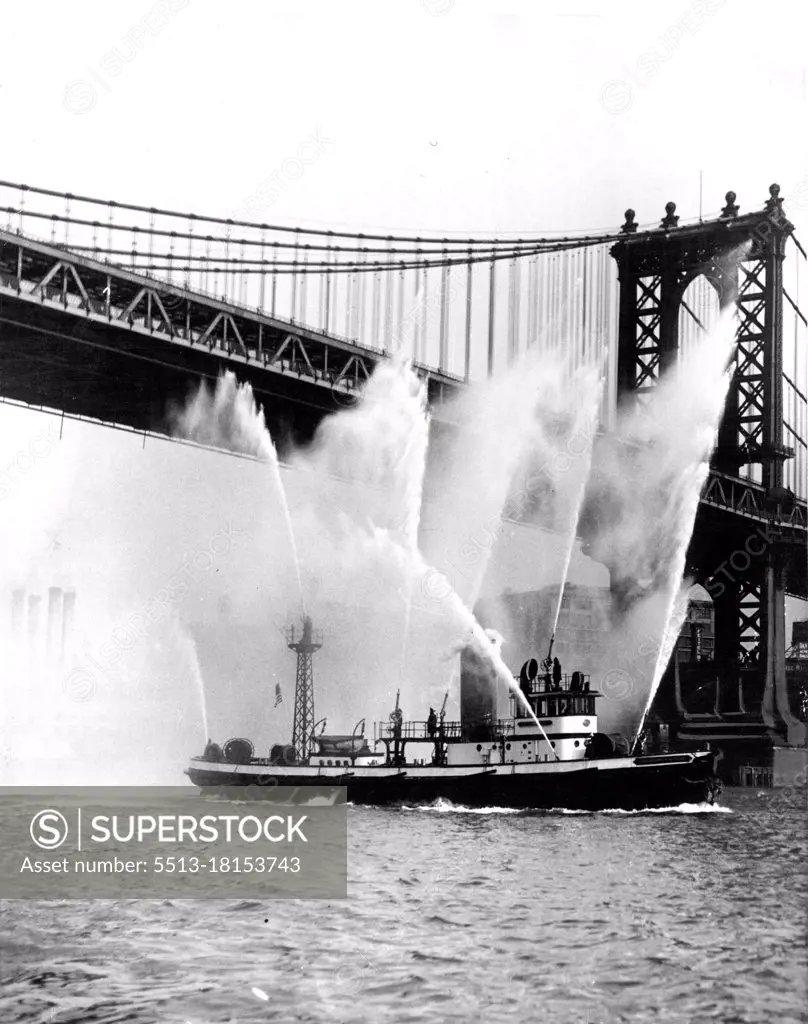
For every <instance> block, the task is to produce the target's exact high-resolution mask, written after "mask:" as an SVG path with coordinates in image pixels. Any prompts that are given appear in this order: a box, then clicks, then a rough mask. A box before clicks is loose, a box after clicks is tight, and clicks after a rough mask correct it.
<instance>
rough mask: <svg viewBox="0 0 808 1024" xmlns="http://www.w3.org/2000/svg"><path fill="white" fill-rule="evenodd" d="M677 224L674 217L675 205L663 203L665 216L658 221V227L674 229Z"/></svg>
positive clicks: (677, 219)
mask: <svg viewBox="0 0 808 1024" xmlns="http://www.w3.org/2000/svg"><path fill="white" fill-rule="evenodd" d="M678 223H679V218H678V217H677V216H676V203H665V216H664V217H663V218H662V220H661V221H660V227H663V228H675V227H676V225H677V224H678Z"/></svg>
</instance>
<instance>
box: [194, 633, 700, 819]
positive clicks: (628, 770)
mask: <svg viewBox="0 0 808 1024" xmlns="http://www.w3.org/2000/svg"><path fill="white" fill-rule="evenodd" d="M289 646H290V648H292V649H293V650H295V651H296V652H297V655H298V686H297V690H296V699H295V734H294V736H293V742H292V744H290V745H288V746H284V745H282V744H276V745H275V746H273V747H272V749H271V751H270V754H269V756H268V757H256V756H255V749H254V746H253V744H252V743H251V742H250V741H249V740H247V739H232V740H229V741H228V742H227V743H225V744H224V746H223V747H222V746H220V745H219V744H217V743H214V742H212V741H209V742H208V744H207V747H206V749H205V752H204V754H203V755H202V756H201V757H194V758H192V759H191V765H190V767H189V768H188V769H187V774H188V776H189V778H190V780H191V782H193V783H194V784H195V785H198V786H202V787H220V786H275V785H282V786H291V787H312V786H318V787H323V786H329V785H330V786H345V787H346V788H347V793H348V800H350V801H351V802H353V803H355V804H398V803H406V804H426V803H432V802H434V801H436V800H438V799H443V800H449V801H451V802H452V803H454V804H462V805H465V806H468V807H490V806H498V807H514V808H537V809H551V808H564V809H569V810H590V811H597V810H608V809H622V810H642V809H650V808H662V807H671V806H676V805H679V804H682V803H691V804H700V803H705V802H707V803H712V802H713V800H714V799H715V797H716V795H717V793H718V790H719V783H718V781H717V779H716V776H715V770H714V769H715V755H714V754H713V752H711V751H709V750H705V751H698V752H695V753H681V754H654V755H642V754H638V755H631V754H629V753H628V752H620V751H618V750H617V749H616V748H615V744H614V742H613V740H612V739H611V737H609V736H607V735H606V734H604V733H601V732H598V724H597V713H596V707H597V701H598V700H599V699H600V698H601V697H602V694H600V693H598V692H597V691H595V690H593V689H591V687H590V678H589V676H588V675H585V674H584V673H581V672H573V673H572V674H571V675H565V674H564V673H563V672H562V670H561V666H560V664H559V662H558V659H555V660H552V659H551V658H550V656H549V655H548V657H547V658H546V659H545V660H544V661H543V662H542V664H541V666H540V665H539V663H538V662H537V661H536V659H535V658H531V659H529V660H528V661H526V662H525V664H524V665H523V666H522V670H521V672H520V676H519V684H518V685H519V690H520V691H521V699H520V698H518V697H517V696H516V694H515V693H514V694H513V695H512V696H511V697H510V715H509V717H507V718H500V719H497V718H495V716H494V690H493V687H492V686H491V669H490V667H489V665H488V663H487V662H486V661H485V659H484V658H482V657H481V656H480V655H479V654H477V653H475V652H474V651H473V650H471V649H470V648H467V649H466V650H464V651H463V653H462V655H461V674H460V691H461V692H460V711H461V715H460V720H459V721H448V720H447V719H446V714H445V707H446V700H445V699H444V704H443V707H442V708H441V710H440V713H439V714H438V713H436V712H435V710H434V709H431V708H430V712H429V715H428V716H427V718H426V719H424V720H420V721H406V720H405V719H404V716H403V713H402V711H401V708H400V707H399V701H398V698H397V699H396V706H395V708H394V709H393V711H392V712H391V714H390V716H389V719H388V721H386V722H377V723H375V724H374V727H373V745H372V746H371V744H370V741H369V739H368V738H367V737H366V736H365V722H364V720H363V721H361V722H359V723H358V724H357V726H356V727H355V728H354V730H353V732H351V733H350V734H339V735H335V734H326V733H325V732H324V729H323V731H321V732H320V733H319V734H316V733H315V729H316V727H317V726H318V725H320V723H316V724H314V722H313V720H314V693H313V678H312V672H311V655H312V654H313V653H314V651H316V650H318V649H319V647H320V646H321V644H320V642H319V640H318V639H317V638H316V637H315V636H314V633H313V630H312V624H311V620H310V619H306V620H305V621H304V627H303V631H302V633H301V635H300V636H299V637H298V638H297V639H295V637H294V634H292V636H291V639H290V643H289ZM551 653H552V649H551ZM323 726H324V723H323ZM300 795H301V797H303V796H304V795H305V794H304V793H301V794H300Z"/></svg>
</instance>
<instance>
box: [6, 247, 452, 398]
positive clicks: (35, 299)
mask: <svg viewBox="0 0 808 1024" xmlns="http://www.w3.org/2000/svg"><path fill="white" fill-rule="evenodd" d="M4 295H5V296H7V297H11V298H14V299H15V300H17V301H18V302H21V303H24V304H27V305H29V306H32V307H35V306H41V307H44V308H49V309H53V310H59V311H60V312H61V313H62V314H67V315H68V316H69V317H70V319H71V320H74V321H75V320H81V321H83V322H84V323H85V324H87V325H88V326H91V325H93V324H95V325H99V326H103V327H106V328H110V327H111V328H116V329H120V330H121V331H125V332H127V333H128V334H129V335H130V336H132V338H134V339H137V340H138V342H139V343H140V344H142V342H143V341H144V340H145V339H150V340H151V341H153V342H155V343H156V344H155V346H154V349H155V353H157V352H158V351H161V352H163V353H164V352H165V351H166V349H165V347H164V346H168V347H169V348H171V347H175V348H179V349H182V350H185V351H192V352H203V353H206V354H209V355H211V356H215V357H217V358H218V359H219V360H220V361H221V364H222V365H224V366H230V367H231V368H232V369H233V370H235V371H236V372H238V370H239V366H241V367H250V368H251V369H252V370H259V371H262V372H265V373H266V374H269V375H276V376H282V377H290V378H296V379H297V380H301V381H305V382H306V383H307V384H309V385H312V386H314V387H315V388H318V389H321V390H323V393H324V394H323V405H324V407H326V408H327V407H328V404H329V402H330V404H331V407H332V408H333V405H334V403H335V402H336V405H337V406H344V405H349V404H351V402H352V401H353V400H355V397H356V396H357V394H358V392H359V390H360V389H361V387H362V386H363V384H364V383H365V381H367V379H368V378H369V377H370V375H371V374H372V372H373V369H374V368H375V366H376V364H377V363H378V362H379V361H380V360H382V359H384V358H386V357H387V353H384V352H382V351H381V350H376V349H372V348H369V347H367V346H363V345H360V344H358V343H357V342H355V341H353V340H351V339H347V338H341V337H338V336H336V335H330V334H324V333H323V332H320V331H314V330H311V329H309V328H307V327H305V326H304V325H301V324H296V323H294V322H293V321H284V320H279V319H277V318H274V317H271V316H267V315H266V314H264V313H261V312H259V311H257V310H256V311H252V310H248V309H244V308H242V307H239V306H237V305H233V304H232V303H229V302H226V301H223V300H220V299H217V298H215V297H213V296H209V295H204V294H200V293H199V292H192V291H190V290H188V289H185V288H183V287H182V286H181V285H179V284H173V283H171V282H167V281H162V280H156V279H154V278H150V277H147V276H145V275H143V274H137V273H133V272H131V271H128V270H126V268H123V267H119V266H116V265H111V264H106V263H102V262H99V261H96V260H92V259H89V258H87V257H83V256H80V255H78V254H76V253H73V252H71V251H69V250H67V249H63V248H60V247H58V246H54V245H47V244H45V243H42V242H37V241H34V240H31V239H28V238H25V237H23V236H19V235H14V234H12V233H10V232H6V231H0V300H1V299H2V297H3V296H4ZM0 326H2V323H0ZM73 333H74V335H75V329H73ZM415 369H416V372H417V373H418V375H419V376H420V377H421V379H422V380H424V382H425V384H426V387H427V391H428V394H429V398H430V400H431V401H437V400H440V399H441V398H443V397H444V396H445V395H447V394H448V393H450V392H451V391H452V390H453V389H454V388H455V387H456V386H457V385H458V383H459V379H457V378H454V377H452V376H450V375H448V374H444V373H441V372H438V371H435V370H434V369H432V368H429V367H425V366H416V367H415Z"/></svg>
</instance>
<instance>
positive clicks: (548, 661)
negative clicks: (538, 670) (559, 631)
mask: <svg viewBox="0 0 808 1024" xmlns="http://www.w3.org/2000/svg"><path fill="white" fill-rule="evenodd" d="M554 643H555V633H553V634H552V635H551V637H550V648H549V650H548V651H547V657H546V658H545V659H544V661H543V662H542V663H541V667H542V668H543V669H544V671H545V672H549V671H550V669H551V668H552V667H553V644H554Z"/></svg>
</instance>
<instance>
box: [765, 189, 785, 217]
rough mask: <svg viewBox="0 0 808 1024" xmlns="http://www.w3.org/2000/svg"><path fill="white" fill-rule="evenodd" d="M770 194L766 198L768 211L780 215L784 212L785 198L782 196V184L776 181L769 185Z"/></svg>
mask: <svg viewBox="0 0 808 1024" xmlns="http://www.w3.org/2000/svg"><path fill="white" fill-rule="evenodd" d="M769 196H770V198H769V199H767V200H766V206H765V209H766V212H767V213H769V214H774V215H775V216H778V215H780V214H782V212H783V200H782V199H781V198H780V186H779V185H778V184H777V183H776V182H775V183H774V184H773V185H769Z"/></svg>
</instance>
